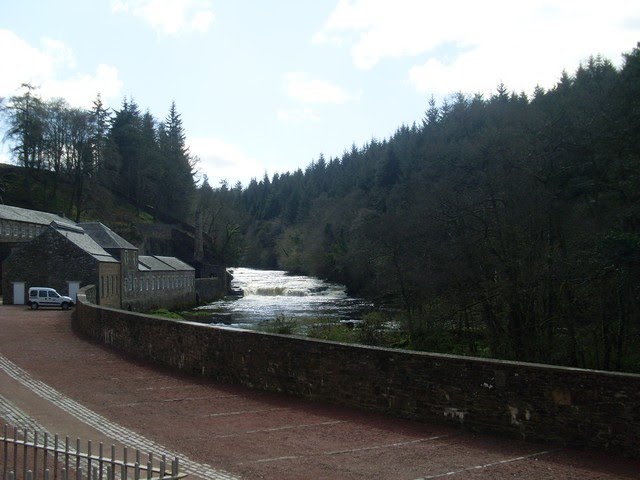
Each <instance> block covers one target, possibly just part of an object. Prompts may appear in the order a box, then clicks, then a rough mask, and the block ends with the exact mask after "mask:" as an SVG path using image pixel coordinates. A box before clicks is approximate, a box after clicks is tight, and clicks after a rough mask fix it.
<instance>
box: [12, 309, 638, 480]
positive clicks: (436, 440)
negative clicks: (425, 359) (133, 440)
mask: <svg viewBox="0 0 640 480" xmlns="http://www.w3.org/2000/svg"><path fill="white" fill-rule="evenodd" d="M2 358H4V360H5V365H9V364H10V365H15V366H16V368H19V369H22V370H24V371H26V372H27V373H28V376H29V378H32V379H36V380H40V381H42V382H44V383H46V384H47V385H49V386H51V387H53V388H54V389H56V390H57V391H58V392H60V393H61V394H62V395H63V396H64V397H68V398H69V399H72V400H74V401H75V402H78V403H79V404H81V405H82V406H83V407H86V409H89V410H87V411H91V412H95V416H96V418H98V419H99V422H102V423H108V424H111V423H113V424H117V425H119V426H122V427H123V428H126V429H129V430H132V431H134V432H136V433H138V434H140V435H143V436H144V437H145V438H146V439H149V441H151V440H153V441H154V442H157V443H159V444H161V445H162V446H163V447H166V448H168V449H171V450H172V451H176V452H178V453H179V454H180V455H183V456H185V457H187V458H188V459H190V460H192V461H194V462H201V463H204V464H208V465H210V466H212V467H213V469H219V470H220V471H221V472H222V473H221V475H224V474H225V472H226V474H228V475H229V476H234V477H237V478H247V479H257V478H267V479H269V478H278V479H365V478H366V479H407V480H410V479H418V478H444V477H447V478H449V477H451V478H454V479H471V478H473V479H475V478H483V479H484V478H491V479H503V478H530V479H580V480H583V479H619V478H640V461H638V460H630V459H624V458H620V457H615V456H612V455H606V454H602V453H596V452H582V451H577V450H572V449H566V448H561V449H554V448H552V447H549V446H545V445H538V444H529V443H524V442H518V441H513V440H508V439H501V438H496V437H489V436H481V435H473V434H469V433H466V432H463V431H461V430H457V429H454V428H450V427H446V426H441V425H431V424H425V423H419V422H412V421H407V420H399V419H395V418H390V417H386V416H382V415H377V414H372V413H366V412H360V411H354V410H351V409H348V408H343V407H336V406H329V405H322V404H317V403H312V402H307V401H304V400H301V399H297V398H292V397H288V396H282V395H275V394H269V393H264V392H258V391H252V390H249V389H246V388H243V387H238V386H232V385H223V384H218V383H215V382H211V381H207V380H203V379H198V378H190V377H186V376H182V375H180V374H178V373H175V372H170V371H166V370H163V369H161V368H158V367H155V366H153V365H149V364H143V363H140V362H137V361H134V360H131V359H129V358H126V357H123V356H121V355H120V354H118V353H117V352H114V351H111V350H108V349H106V348H104V347H102V346H98V345H96V344H93V343H91V342H90V341H87V340H86V339H84V338H81V337H78V336H76V335H75V334H74V333H73V332H72V331H71V328H70V313H69V312H62V311H58V310H38V311H30V310H28V309H26V308H24V307H19V306H1V307H0V359H2ZM7 368H8V367H6V366H5V368H4V370H3V367H2V365H0V396H2V397H5V398H6V399H7V400H9V401H10V402H11V403H12V404H13V405H14V406H15V407H17V408H19V409H20V410H21V411H23V412H25V413H27V414H28V415H29V416H30V417H32V418H34V419H36V420H37V421H38V422H39V423H40V424H41V425H43V427H44V428H46V429H47V430H48V431H49V432H51V433H55V432H57V433H60V434H61V435H69V436H71V437H76V436H79V437H81V438H87V439H93V440H94V441H96V442H97V441H103V442H105V443H106V444H110V443H114V438H115V437H116V436H115V435H111V434H110V433H109V432H107V433H105V431H104V430H102V431H101V428H96V426H95V425H93V424H92V423H91V422H90V421H89V422H88V421H87V420H86V419H84V420H83V417H82V415H81V414H79V413H76V412H75V410H74V409H73V408H76V407H73V408H72V409H71V411H63V410H62V409H61V408H60V407H59V406H57V405H56V403H55V402H56V401H57V400H56V401H52V400H47V399H44V398H42V397H41V396H39V395H37V394H36V393H34V391H33V389H32V388H28V386H25V383H26V382H25V380H23V379H22V380H20V379H16V378H13V377H11V376H10V375H9V374H8V373H7ZM67 410H69V409H68V408H67ZM81 410H82V411H84V409H81ZM78 411H80V409H78ZM92 415H93V414H92ZM98 415H99V417H98ZM92 418H93V417H92ZM118 440H119V439H118V438H116V442H115V443H119V442H118ZM195 476H197V475H192V476H191V478H193V477H195ZM201 476H202V477H205V478H207V475H206V474H205V473H203V474H202V475H201ZM209 478H216V477H215V476H214V477H209Z"/></svg>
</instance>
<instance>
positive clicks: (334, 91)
mask: <svg viewBox="0 0 640 480" xmlns="http://www.w3.org/2000/svg"><path fill="white" fill-rule="evenodd" d="M284 78H285V84H286V89H287V94H288V95H289V97H291V98H293V99H295V100H298V101H300V102H304V103H335V104H341V103H345V102H348V101H350V100H354V99H356V98H358V96H359V95H353V94H350V93H348V92H347V91H346V90H345V89H343V88H342V87H339V86H338V85H334V84H332V83H330V82H327V81H325V80H318V79H313V78H310V77H309V75H308V74H306V73H302V72H292V73H287V74H286V75H285V76H284Z"/></svg>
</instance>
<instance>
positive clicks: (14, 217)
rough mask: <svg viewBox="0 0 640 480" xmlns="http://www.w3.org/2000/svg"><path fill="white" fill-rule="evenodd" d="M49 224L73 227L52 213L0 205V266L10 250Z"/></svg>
mask: <svg viewBox="0 0 640 480" xmlns="http://www.w3.org/2000/svg"><path fill="white" fill-rule="evenodd" d="M51 222H57V223H60V224H69V225H75V222H73V221H72V220H69V219H68V218H64V217H63V216H60V215H56V214H54V213H47V212H38V211H36V210H29V209H26V208H20V207H13V206H11V205H0V264H1V262H2V261H4V259H5V258H7V256H9V253H11V249H12V248H14V247H16V246H18V245H20V244H22V243H26V242H30V241H31V240H33V239H34V238H35V237H37V236H38V235H39V234H40V232H41V231H42V230H43V229H45V228H47V227H48V226H49V224H50V223H51ZM1 275H2V271H0V276H1ZM0 288H1V287H0ZM0 293H2V290H0Z"/></svg>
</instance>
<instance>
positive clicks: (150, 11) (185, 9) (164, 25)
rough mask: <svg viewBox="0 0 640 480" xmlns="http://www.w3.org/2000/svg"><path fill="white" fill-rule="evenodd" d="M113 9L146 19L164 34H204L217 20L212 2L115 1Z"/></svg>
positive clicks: (202, 0) (184, 0)
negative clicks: (212, 8)
mask: <svg viewBox="0 0 640 480" xmlns="http://www.w3.org/2000/svg"><path fill="white" fill-rule="evenodd" d="M111 9H112V11H114V12H116V13H130V14H132V15H134V16H136V17H139V18H141V19H143V20H144V21H145V22H147V23H148V24H149V25H151V26H152V27H153V28H154V29H155V30H156V31H157V32H158V33H159V34H162V35H177V34H180V33H188V32H194V31H195V32H200V33H204V32H206V31H208V30H209V27H210V26H211V24H212V23H213V20H214V15H213V11H212V10H211V2H210V1H209V0H113V1H112V2H111Z"/></svg>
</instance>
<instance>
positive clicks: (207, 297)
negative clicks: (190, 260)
mask: <svg viewBox="0 0 640 480" xmlns="http://www.w3.org/2000/svg"><path fill="white" fill-rule="evenodd" d="M226 293H227V289H226V288H225V286H224V278H220V277H215V278H196V301H197V303H209V302H213V301H215V300H220V299H221V298H222V297H224V296H225V295H226Z"/></svg>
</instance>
